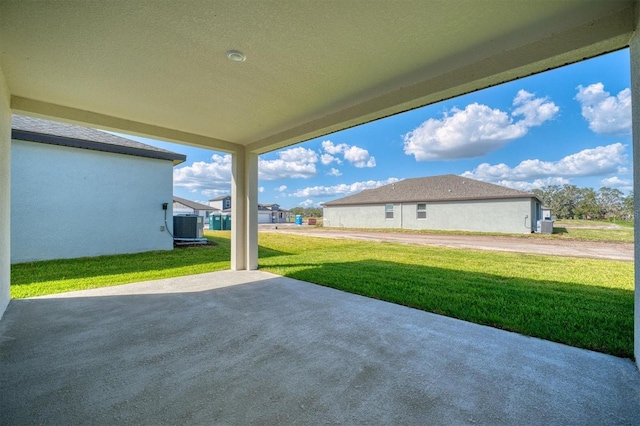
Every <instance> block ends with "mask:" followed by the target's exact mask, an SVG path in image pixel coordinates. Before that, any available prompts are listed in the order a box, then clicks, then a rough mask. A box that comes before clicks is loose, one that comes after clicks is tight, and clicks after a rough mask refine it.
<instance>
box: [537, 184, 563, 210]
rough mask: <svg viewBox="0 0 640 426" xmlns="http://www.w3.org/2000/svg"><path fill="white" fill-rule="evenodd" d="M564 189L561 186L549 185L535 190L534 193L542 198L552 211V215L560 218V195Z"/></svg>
mask: <svg viewBox="0 0 640 426" xmlns="http://www.w3.org/2000/svg"><path fill="white" fill-rule="evenodd" d="M561 190H562V188H561V187H560V186H559V185H547V186H544V187H542V188H540V189H534V190H533V193H534V194H536V195H537V196H538V198H540V200H541V201H542V204H543V205H544V206H545V207H549V208H550V209H551V213H552V214H553V215H554V216H556V217H559V216H558V211H559V210H560V193H561Z"/></svg>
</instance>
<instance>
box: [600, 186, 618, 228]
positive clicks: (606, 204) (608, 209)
mask: <svg viewBox="0 0 640 426" xmlns="http://www.w3.org/2000/svg"><path fill="white" fill-rule="evenodd" d="M623 199H624V194H623V193H622V191H620V190H619V189H612V188H608V187H602V188H600V191H598V203H599V204H600V209H601V211H602V219H614V220H615V219H617V218H620V216H622V210H623V207H622V206H623Z"/></svg>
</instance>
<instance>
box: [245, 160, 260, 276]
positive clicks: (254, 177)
mask: <svg viewBox="0 0 640 426" xmlns="http://www.w3.org/2000/svg"><path fill="white" fill-rule="evenodd" d="M245 171H246V181H245V182H246V185H247V205H246V213H247V230H246V235H245V238H246V249H247V269H250V270H254V269H258V154H254V153H252V152H247V153H246V154H245Z"/></svg>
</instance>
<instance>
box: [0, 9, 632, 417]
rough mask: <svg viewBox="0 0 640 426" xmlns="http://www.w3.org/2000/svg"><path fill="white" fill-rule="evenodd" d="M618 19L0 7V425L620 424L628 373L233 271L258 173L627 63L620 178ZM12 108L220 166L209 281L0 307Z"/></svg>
mask: <svg viewBox="0 0 640 426" xmlns="http://www.w3.org/2000/svg"><path fill="white" fill-rule="evenodd" d="M639 15H640V2H639V1H638V0H619V1H611V0H592V1H588V0H566V1H512V0H486V1H478V0H459V1H455V2H451V1H449V0H435V1H418V0H416V1H404V2H395V1H382V0H374V1H336V2H323V1H319V2H300V1H261V2H255V1H246V2H243V1H240V2H235V1H224V0H210V1H200V0H193V1H189V2H178V1H176V2H171V1H166V2H151V1H149V2H146V1H135V2H132V1H128V0H112V1H108V2H81V1H72V0H61V1H55V2H47V1H33V2H32V1H29V2H26V1H22V0H7V1H3V2H1V3H0V315H2V314H3V313H4V316H2V319H1V320H0V331H1V333H0V338H2V340H1V341H0V342H2V343H1V344H2V360H3V361H2V363H3V369H2V371H1V372H0V384H1V385H2V405H1V408H2V409H1V410H0V413H1V414H0V416H2V418H1V419H0V423H2V424H5V423H23V422H26V423H40V422H45V423H46V422H47V421H50V419H54V420H53V421H52V422H54V423H65V422H66V423H91V422H95V423H100V422H102V419H104V423H116V422H118V423H147V424H157V423H205V422H207V423H208V422H211V420H214V421H217V422H218V423H248V422H251V421H254V422H258V423H260V422H263V423H279V422H285V423H286V422H288V423H294V422H295V423H307V422H316V423H358V422H361V423H422V424H424V423H449V424H451V423H472V422H478V423H491V424H494V423H532V422H533V421H534V420H535V421H536V423H540V422H544V421H550V422H554V423H581V424H582V423H585V424H589V423H593V424H602V423H638V420H639V419H638V407H639V406H640V397H639V395H638V392H639V389H640V386H639V385H640V383H639V382H638V372H637V370H636V369H635V368H633V367H634V365H633V364H632V363H631V362H630V361H627V360H621V359H616V358H612V357H608V356H605V355H601V354H596V353H592V352H586V351H582V350H579V349H575V348H568V347H564V346H561V345H556V344H553V343H549V342H543V341H539V340H536V339H530V338H526V337H522V336H518V335H513V334H509V333H505V332H502V331H499V330H495V329H490V328H486V327H480V326H476V325H472V324H466V323H461V322H459V321H456V320H451V319H447V318H441V317H437V316H434V315H430V314H426V313H423V312H417V311H413V310H410V309H407V308H403V307H399V306H393V305H389V304H385V303H382V302H377V301H373V300H367V299H363V298H361V297H357V296H353V295H348V294H344V293H340V292H337V291H334V290H329V289H325V288H321V287H317V286H313V285H310V284H306V283H300V282H296V281H291V280H287V279H284V278H279V277H275V276H272V275H268V274H264V273H261V272H257V271H254V270H256V269H257V268H258V245H257V235H258V219H257V214H258V156H259V155H260V154H263V153H266V152H270V151H273V150H276V149H279V148H282V147H285V146H290V145H294V144H296V143H299V142H303V141H307V140H309V139H312V138H316V137H320V136H323V135H327V134H329V133H331V132H334V131H338V130H342V129H346V128H349V127H353V126H357V125H360V124H364V123H367V122H370V121H373V120H376V119H379V118H382V117H386V116H389V115H393V114H397V113H400V112H404V111H408V110H411V109H414V108H418V107H421V106H424V105H429V104H433V103H436V102H439V101H441V100H444V99H449V98H453V97H456V96H459V95H461V94H465V93H469V92H472V91H476V90H480V89H483V88H487V87H491V86H495V85H498V84H500V83H503V82H506V81H512V80H516V79H518V78H521V77H524V76H528V75H532V74H535V73H540V72H544V71H546V70H550V69H554V68H557V67H561V66H563V65H566V64H571V63H574V62H578V61H581V60H583V59H586V58H592V57H595V56H598V55H601V54H604V53H607V52H612V51H615V50H619V49H623V48H627V47H629V52H630V55H631V64H632V69H631V70H630V73H631V80H632V88H631V89H632V97H633V105H634V110H633V129H634V132H633V133H634V149H633V152H634V154H633V155H634V165H635V169H636V170H638V169H640V113H639V112H638V108H637V105H640V78H639V77H638V76H640V33H638V31H637V29H638V25H639V22H640V18H639ZM14 113H15V114H22V115H27V116H34V117H43V118H48V119H53V120H59V121H62V122H68V123H73V124H80V125H84V126H88V127H94V128H99V129H104V130H110V131H117V132H121V133H126V134H132V135H139V136H144V137H149V138H153V139H158V140H164V141H169V142H177V143H181V144H186V145H192V146H197V147H202V148H207V149H211V150H216V151H223V152H227V153H231V155H232V182H231V188H232V205H233V206H234V209H233V217H232V221H233V223H234V227H233V230H232V246H231V269H232V270H231V271H228V272H225V273H222V274H220V275H202V276H197V277H188V278H182V279H180V280H177V281H173V280H172V281H167V282H161V283H157V282H156V283H153V284H144V283H141V284H135V285H130V286H124V287H118V288H113V289H104V290H95V291H89V292H84V293H82V294H65V295H60V296H57V297H48V298H41V299H31V300H22V301H17V300H16V301H12V302H11V303H10V297H9V288H10V281H11V280H10V270H11V267H10V241H9V235H10V234H11V232H10V230H11V228H10V227H11V224H10V212H11V205H10V204H11V203H10V200H11V182H10V176H11V173H10V168H11V115H12V114H14ZM634 187H635V192H636V193H638V192H640V191H639V189H640V177H639V175H638V174H637V173H636V176H635V177H634ZM165 202H171V200H158V209H161V206H162V203H165ZM636 203H638V201H637V198H636ZM637 210H638V204H636V211H637ZM635 229H636V231H635V232H636V234H635V235H636V238H635V239H636V241H640V218H639V217H638V215H636V226H635ZM639 253H640V251H638V250H636V254H635V259H636V267H635V268H636V281H637V279H638V277H639V276H640V274H639V271H640V262H639V260H640V254H639ZM154 286H155V287H154ZM189 289H191V290H189ZM635 297H636V310H635V353H636V359H640V308H639V306H640V297H639V295H638V293H636V296H635ZM5 311H6V312H5ZM129 311H132V312H133V313H136V315H132V314H130V313H129ZM351 311H353V313H350V312H351ZM5 366H6V367H7V368H4V367H5ZM73 407H75V408H73ZM529 420H531V421H529Z"/></svg>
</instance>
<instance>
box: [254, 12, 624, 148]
mask: <svg viewBox="0 0 640 426" xmlns="http://www.w3.org/2000/svg"><path fill="white" fill-rule="evenodd" d="M635 15H636V13H635V7H629V8H627V9H623V10H621V11H618V12H617V13H613V14H610V15H608V16H605V17H603V18H601V19H598V20H596V21H592V22H587V23H585V24H583V25H581V26H577V27H574V28H571V29H570V30H567V31H564V32H561V33H556V34H551V35H550V36H548V37H546V38H543V39H540V40H538V41H535V42H532V43H529V44H526V45H523V46H520V47H518V48H515V49H510V50H505V51H502V52H500V53H499V54H496V55H493V56H489V57H487V58H485V59H483V60H480V61H477V62H473V63H468V64H465V65H463V66H461V67H459V68H457V69H455V70H445V71H444V72H443V73H441V74H438V75H434V74H433V73H431V74H429V73H426V75H424V76H422V77H421V79H419V80H420V81H418V82H416V83H414V84H410V85H406V86H403V87H399V88H397V89H395V90H391V91H389V92H387V93H385V94H383V95H380V96H376V97H373V98H371V99H369V100H365V101H363V102H361V103H358V104H355V105H353V106H350V107H348V108H345V109H342V110H339V111H336V112H333V113H331V114H328V115H325V116H323V117H320V118H317V119H315V120H313V121H309V122H307V123H304V124H302V125H299V126H296V127H293V128H289V129H287V130H285V131H283V132H280V133H277V134H273V135H270V136H268V137H266V138H263V139H261V140H258V141H255V142H253V143H250V144H249V145H248V149H249V151H250V152H254V153H258V154H262V153H265V152H269V151H272V150H275V149H279V148H282V147H285V146H289V145H292V144H295V143H298V142H303V141H306V140H309V139H313V138H316V137H321V136H324V135H327V134H329V133H332V132H336V131H340V130H343V129H346V128H350V127H354V126H357V125H360V124H363V123H367V122H371V121H374V120H377V119H380V118H383V117H388V116H391V115H394V114H398V113H401V112H405V111H409V110H412V109H415V108H419V107H422V106H425V105H430V104H433V103H436V102H440V101H442V100H446V99H451V98H455V97H457V96H461V95H464V94H467V93H471V92H474V91H477V90H481V89H485V88H488V87H492V86H496V85H498V84H502V83H505V82H508V81H513V80H516V79H519V78H522V77H526V76H529V75H533V74H537V73H540V72H544V71H548V70H551V69H554V68H558V67H561V66H563V65H567V64H571V63H575V62H579V61H581V60H584V59H586V58H590V57H593V56H597V55H601V54H603V53H608V52H612V51H615V50H619V49H622V48H625V47H627V46H628V45H629V40H630V38H631V35H632V34H633V31H634V28H635Z"/></svg>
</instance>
